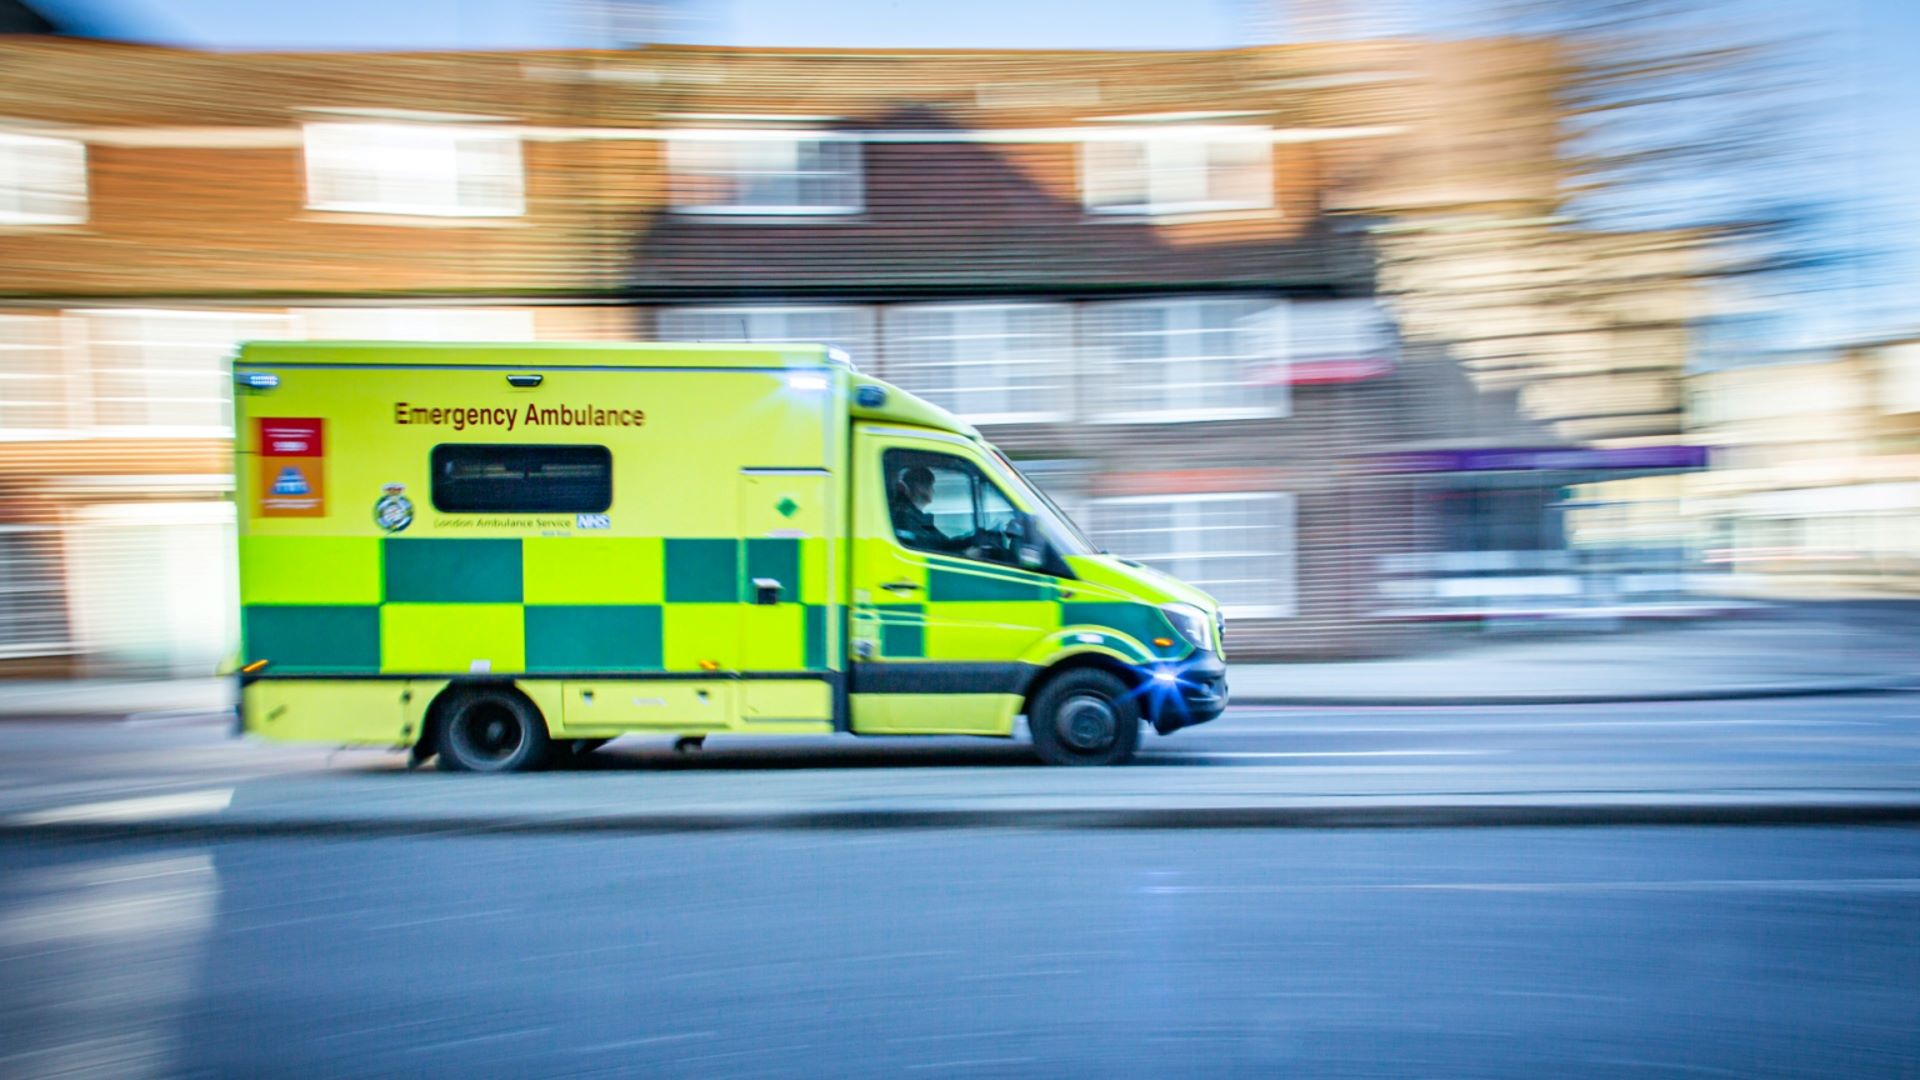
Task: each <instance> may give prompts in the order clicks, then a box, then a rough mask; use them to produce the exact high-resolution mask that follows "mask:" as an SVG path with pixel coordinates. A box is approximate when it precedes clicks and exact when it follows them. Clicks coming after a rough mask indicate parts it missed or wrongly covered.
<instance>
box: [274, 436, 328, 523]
mask: <svg viewBox="0 0 1920 1080" xmlns="http://www.w3.org/2000/svg"><path fill="white" fill-rule="evenodd" d="M257 423H258V425H259V430H260V443H259V445H260V468H259V470H258V471H259V492H258V494H259V507H260V516H261V517H324V516H326V513H327V496H326V468H325V466H326V447H325V432H326V421H324V420H320V419H317V418H314V419H287V418H285V417H273V418H271V419H261V420H259V421H257Z"/></svg>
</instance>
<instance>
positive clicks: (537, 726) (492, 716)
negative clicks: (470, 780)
mask: <svg viewBox="0 0 1920 1080" xmlns="http://www.w3.org/2000/svg"><path fill="white" fill-rule="evenodd" d="M439 724H440V731H439V738H438V739H437V740H436V745H437V746H438V747H439V750H440V767H441V768H442V769H445V770H447V771H449V772H488V773H501V772H518V771H522V770H526V769H537V768H539V767H540V766H542V765H544V764H546V761H547V751H548V750H549V749H550V748H551V747H550V745H549V743H548V740H547V724H546V721H545V720H543V719H541V717H540V710H539V709H536V708H534V707H533V702H531V701H528V700H527V699H526V698H524V697H522V696H521V695H520V694H519V693H517V692H515V691H513V690H509V689H505V688H502V687H485V688H481V689H475V690H461V691H457V692H456V693H455V695H454V697H453V699H452V700H450V701H448V702H447V703H446V705H445V706H444V707H443V708H442V709H441V710H440V720H439Z"/></svg>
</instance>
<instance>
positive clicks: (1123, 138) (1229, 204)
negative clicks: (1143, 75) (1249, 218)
mask: <svg viewBox="0 0 1920 1080" xmlns="http://www.w3.org/2000/svg"><path fill="white" fill-rule="evenodd" d="M1116 135H1119V133H1116ZM1081 169H1082V174H1083V175H1082V184H1081V190H1082V193H1083V195H1084V197H1085V200H1086V205H1087V209H1088V210H1091V211H1093V212H1094V213H1097V214H1188V213H1205V212H1209V211H1218V210H1265V209H1268V208H1270V207H1271V206H1273V146H1272V142H1271V140H1270V138H1269V135H1268V132H1267V131H1266V129H1264V128H1245V129H1223V128H1206V129H1169V130H1166V131H1156V132H1152V133H1145V134H1141V135H1139V136H1138V137H1132V136H1127V135H1119V137H1114V138H1100V139H1090V140H1088V141H1087V142H1086V143H1084V144H1082V148H1081Z"/></svg>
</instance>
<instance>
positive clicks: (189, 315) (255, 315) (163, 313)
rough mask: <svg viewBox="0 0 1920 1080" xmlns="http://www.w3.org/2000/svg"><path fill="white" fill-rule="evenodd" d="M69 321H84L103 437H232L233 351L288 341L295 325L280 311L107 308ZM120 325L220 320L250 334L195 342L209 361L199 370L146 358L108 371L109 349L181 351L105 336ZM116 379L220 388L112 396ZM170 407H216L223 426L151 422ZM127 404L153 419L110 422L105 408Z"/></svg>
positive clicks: (97, 427)
mask: <svg viewBox="0 0 1920 1080" xmlns="http://www.w3.org/2000/svg"><path fill="white" fill-rule="evenodd" d="M70 317H74V318H80V319H83V320H85V327H86V338H87V389H88V400H89V401H90V402H91V404H92V407H93V427H92V429H91V430H92V432H93V433H94V434H98V435H105V436H114V437H121V436H125V437H133V438H232V436H233V379H232V377H231V375H230V374H229V371H230V369H229V366H228V363H229V361H228V358H229V356H230V355H231V354H232V351H233V348H234V347H235V346H237V345H238V344H239V343H240V342H242V341H247V340H259V339H284V338H286V337H288V336H289V335H290V332H291V321H292V320H291V319H290V318H289V317H288V316H287V315H286V314H285V313H283V312H279V311H273V312H253V311H221V310H185V309H171V308H102V309H95V310H88V311H82V312H74V313H72V314H71V315H70ZM115 320H137V321H135V322H134V323H133V325H136V326H146V325H148V324H150V323H151V322H154V321H161V320H179V321H189V320H198V321H201V322H215V321H218V322H220V323H222V324H224V325H226V326H227V327H229V328H235V327H238V326H241V325H244V326H246V327H247V329H246V330H245V332H243V333H241V334H239V335H238V336H228V335H221V336H219V337H217V338H212V339H209V340H208V341H205V342H194V343H190V344H192V345H196V346H197V345H205V346H206V348H207V349H208V353H207V354H206V356H205V357H204V363H203V364H200V365H198V366H191V367H164V366H155V365H153V364H150V363H146V362H144V361H145V359H146V358H145V357H144V356H143V363H142V364H141V365H140V366H138V367H130V366H126V365H124V364H116V365H113V366H109V364H108V357H107V349H109V348H112V347H116V346H117V347H122V348H131V349H141V348H153V347H159V348H170V347H177V346H176V344H175V343H173V342H168V341H160V342H149V341H147V340H146V339H141V338H127V337H109V336H105V332H106V331H107V330H108V328H110V327H111V326H112V324H113V322H114V321H115ZM196 359H200V358H196ZM115 374H123V375H132V376H136V378H135V380H134V381H136V382H146V383H148V384H149V388H151V382H152V381H153V380H154V379H156V378H158V379H161V380H164V379H166V378H167V377H170V376H171V377H175V378H178V379H182V380H189V385H191V382H203V383H211V384H212V385H213V386H214V387H216V388H217V389H216V390H215V395H216V396H212V397H207V396H198V395H196V396H187V397H170V396H167V395H165V394H152V393H149V394H146V395H143V396H138V397H126V396H120V395H114V396H109V395H107V394H106V393H105V392H104V390H105V386H104V385H103V384H104V383H106V382H107V381H108V380H109V379H110V378H111V377H112V376H113V375H115ZM167 402H174V403H176V404H191V405H204V404H206V403H209V402H213V403H217V405H218V408H217V410H216V411H217V412H218V413H219V415H220V416H221V417H222V422H220V423H216V424H167V423H155V422H152V420H151V418H152V417H153V416H154V415H155V414H156V411H157V410H155V408H154V405H155V404H164V403H167ZM126 403H137V404H139V406H140V408H141V410H142V412H143V413H144V414H145V415H146V416H147V417H149V420H148V421H147V422H144V423H131V424H129V423H113V422H109V420H110V418H111V415H112V412H113V411H114V410H113V409H112V408H108V407H103V406H111V405H119V404H126ZM158 411H164V410H158Z"/></svg>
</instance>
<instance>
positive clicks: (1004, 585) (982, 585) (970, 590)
mask: <svg viewBox="0 0 1920 1080" xmlns="http://www.w3.org/2000/svg"><path fill="white" fill-rule="evenodd" d="M1053 598H1054V586H1053V579H1051V578H1044V577H1039V576H1037V575H1034V576H1025V575H1020V576H1016V575H1012V574H996V573H976V572H971V571H967V570H950V569H947V568H945V567H940V566H929V567H927V599H928V600H931V601H933V602H935V603H938V602H940V601H942V600H1052V599H1053Z"/></svg>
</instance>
